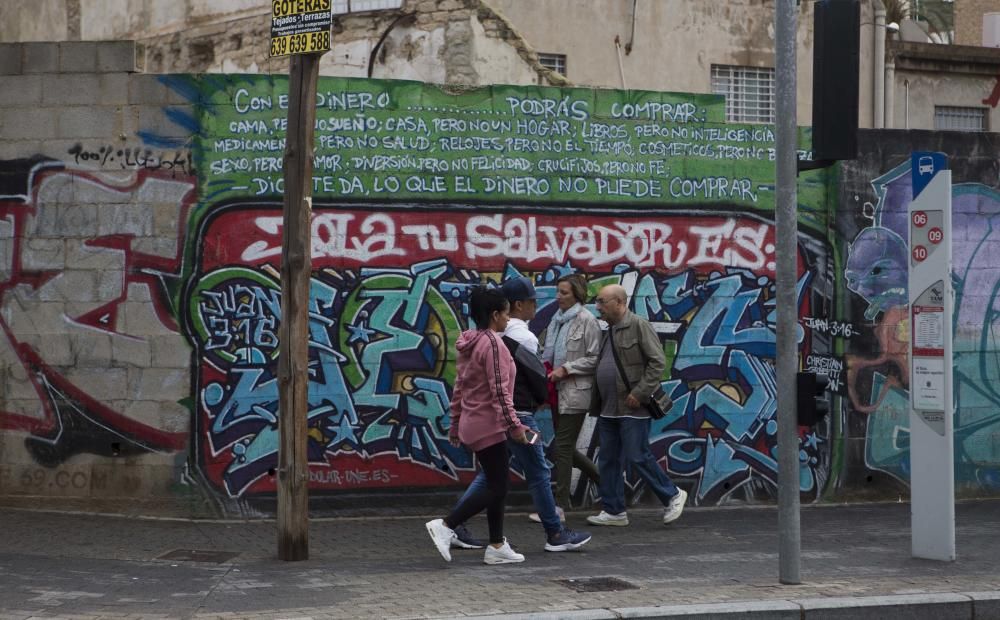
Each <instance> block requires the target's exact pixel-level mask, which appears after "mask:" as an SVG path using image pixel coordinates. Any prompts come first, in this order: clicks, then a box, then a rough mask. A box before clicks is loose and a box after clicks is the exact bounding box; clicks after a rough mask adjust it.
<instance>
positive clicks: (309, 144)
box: [278, 54, 321, 561]
mask: <svg viewBox="0 0 1000 620" xmlns="http://www.w3.org/2000/svg"><path fill="white" fill-rule="evenodd" d="M320 56H321V54H299V55H295V56H292V57H291V70H290V71H289V80H288V132H287V134H286V144H285V157H284V178H285V202H284V226H283V228H282V238H281V327H280V329H279V331H278V339H279V342H280V351H279V355H278V389H279V415H278V434H279V446H278V557H279V558H280V559H282V560H286V561H296V560H307V559H309V460H308V455H307V433H308V428H307V420H308V413H309V281H310V278H311V277H312V247H311V246H312V233H311V229H312V226H311V221H312V175H313V142H314V128H315V126H316V85H317V81H318V80H319V58H320Z"/></svg>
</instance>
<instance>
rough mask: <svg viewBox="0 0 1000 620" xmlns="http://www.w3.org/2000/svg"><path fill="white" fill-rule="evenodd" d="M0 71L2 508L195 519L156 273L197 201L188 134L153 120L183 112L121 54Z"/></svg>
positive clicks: (26, 60)
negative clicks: (136, 512) (139, 513)
mask: <svg viewBox="0 0 1000 620" xmlns="http://www.w3.org/2000/svg"><path fill="white" fill-rule="evenodd" d="M0 59H2V62H0V162H2V163H0V188H2V189H0V221H3V222H5V224H6V225H0V260H2V263H0V322H2V324H3V327H4V329H3V331H2V332H0V333H2V336H0V471H2V472H3V474H2V475H0V497H3V498H4V499H3V500H2V501H3V502H4V503H5V504H15V505H17V504H25V505H35V506H37V505H42V506H50V507H60V508H66V507H76V508H85V509H89V510H104V509H107V510H114V511H128V510H145V509H148V507H149V506H152V505H155V506H156V508H155V509H154V510H153V512H164V513H167V514H170V513H175V514H191V513H197V512H198V511H199V508H198V507H197V506H196V505H195V506H194V507H193V508H192V506H191V505H190V502H189V501H188V498H187V496H186V494H185V493H184V492H181V493H177V492H174V491H171V489H172V488H173V487H176V486H178V484H179V481H181V480H182V479H183V471H184V463H185V460H186V451H187V444H188V441H189V437H190V411H189V409H188V408H187V407H186V406H185V404H184V403H183V401H184V399H185V398H187V397H188V396H189V395H190V365H189V364H190V360H189V357H190V349H189V347H188V346H187V344H186V342H185V340H184V339H183V338H182V337H181V336H180V334H179V332H178V328H177V325H176V322H175V321H174V319H173V318H172V317H170V316H169V315H167V314H165V313H164V311H163V308H164V307H169V295H170V292H169V290H168V287H167V286H166V285H165V282H164V279H163V276H162V274H163V273H172V272H173V271H175V267H176V264H177V262H178V261H179V260H180V251H181V250H180V249H181V240H182V237H181V235H182V234H183V224H184V219H183V215H184V213H185V212H186V210H187V209H188V206H189V203H190V200H192V199H193V189H194V177H193V170H191V168H190V167H189V162H190V152H189V149H188V148H187V146H186V139H187V138H188V137H189V132H188V131H186V130H178V129H177V128H176V126H175V125H174V124H173V123H171V122H170V121H169V120H168V119H167V118H166V117H165V116H164V115H165V112H166V111H167V110H168V109H171V110H172V112H171V113H174V114H177V113H184V112H185V110H187V111H188V113H189V108H185V107H184V106H182V105H177V107H174V108H171V104H182V103H183V104H186V103H188V102H187V101H186V100H182V99H181V98H180V97H178V96H177V95H176V94H174V93H173V92H172V91H169V89H167V88H165V87H164V86H163V84H162V82H161V81H160V79H159V78H158V77H157V76H153V75H145V74H142V73H139V72H138V71H139V70H140V69H141V68H142V64H143V60H142V54H141V52H139V51H138V50H137V47H136V45H135V44H134V43H132V42H106V43H93V42H68V43H16V44H0ZM168 127H169V128H170V129H171V130H170V131H167V130H166V128H168ZM144 132H145V133H144ZM142 136H145V137H142ZM168 162H169V164H168ZM180 162H183V163H180ZM181 486H183V485H181Z"/></svg>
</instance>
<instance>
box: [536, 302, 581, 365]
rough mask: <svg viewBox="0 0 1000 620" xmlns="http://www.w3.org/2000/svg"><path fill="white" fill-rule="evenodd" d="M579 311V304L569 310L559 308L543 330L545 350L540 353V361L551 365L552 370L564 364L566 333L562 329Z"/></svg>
mask: <svg viewBox="0 0 1000 620" xmlns="http://www.w3.org/2000/svg"><path fill="white" fill-rule="evenodd" d="M581 310H583V304H581V303H577V304H575V305H574V306H573V307H572V308H570V309H569V310H563V309H562V308H560V309H559V310H558V311H557V312H556V313H555V315H554V316H553V317H552V321H551V322H549V326H548V328H547V329H546V330H545V350H544V351H543V352H542V359H543V360H544V361H546V362H548V363H550V364H552V368H559V367H560V366H562V365H563V364H565V363H566V334H567V331H566V330H565V329H563V327H565V326H566V324H567V323H569V322H570V321H572V320H573V319H575V318H576V315H578V314H580V311H581Z"/></svg>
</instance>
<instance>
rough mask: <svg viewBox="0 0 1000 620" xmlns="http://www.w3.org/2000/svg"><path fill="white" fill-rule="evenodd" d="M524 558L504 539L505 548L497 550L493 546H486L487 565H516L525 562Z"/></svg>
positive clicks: (484, 561)
mask: <svg viewBox="0 0 1000 620" xmlns="http://www.w3.org/2000/svg"><path fill="white" fill-rule="evenodd" d="M523 561H524V556H523V555H521V554H520V553H518V552H517V551H514V550H513V549H511V548H510V544H509V543H508V542H507V539H506V538H504V539H503V546H502V547H500V548H499V549H497V548H496V547H494V546H493V545H487V546H486V555H484V556H483V563H485V564H514V563H516V562H523Z"/></svg>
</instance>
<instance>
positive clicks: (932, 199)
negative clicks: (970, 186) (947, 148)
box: [907, 153, 955, 561]
mask: <svg viewBox="0 0 1000 620" xmlns="http://www.w3.org/2000/svg"><path fill="white" fill-rule="evenodd" d="M910 174H911V178H912V180H913V200H912V201H911V202H910V206H909V209H908V212H907V215H908V216H909V217H908V222H909V225H908V230H909V239H908V241H909V244H908V247H909V249H910V269H909V276H910V277H909V302H910V317H909V318H910V516H911V533H910V535H911V548H912V555H913V557H915V558H924V559H929V560H943V561H952V560H954V559H955V453H954V443H953V442H954V419H953V418H954V413H955V407H954V402H953V399H952V390H953V387H952V386H953V384H952V367H953V364H952V325H953V323H952V312H953V308H954V291H953V290H952V285H951V170H948V159H947V157H946V156H945V155H944V154H943V153H913V155H912V159H911V170H910Z"/></svg>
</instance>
